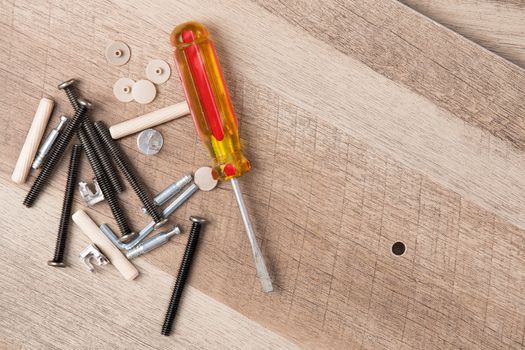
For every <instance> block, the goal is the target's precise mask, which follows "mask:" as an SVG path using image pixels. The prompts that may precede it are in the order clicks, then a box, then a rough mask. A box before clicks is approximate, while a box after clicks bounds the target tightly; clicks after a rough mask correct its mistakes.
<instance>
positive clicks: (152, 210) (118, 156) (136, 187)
mask: <svg viewBox="0 0 525 350" xmlns="http://www.w3.org/2000/svg"><path fill="white" fill-rule="evenodd" d="M95 129H96V130H97V132H98V135H99V136H100V138H101V139H102V142H103V143H104V146H105V147H106V150H107V151H108V152H109V153H110V155H111V157H112V158H113V160H114V161H115V163H116V164H117V166H118V168H119V169H120V171H122V173H123V174H124V176H125V177H126V179H127V180H128V182H129V184H130V185H131V188H133V191H135V193H136V194H137V196H138V197H139V198H140V200H141V201H142V204H143V205H144V208H146V211H147V212H148V214H149V215H150V216H151V218H152V219H153V221H155V228H157V227H159V226H161V225H163V224H164V223H166V221H167V219H165V218H163V217H162V214H161V213H160V211H159V209H158V208H157V207H156V206H155V203H154V202H153V199H152V197H151V196H150V195H148V193H147V192H146V189H145V186H144V184H143V183H142V181H140V178H139V177H138V175H137V173H136V172H135V170H134V169H133V167H132V166H131V164H130V163H129V161H128V159H127V158H126V156H125V154H124V153H123V152H122V150H121V149H120V148H119V146H118V144H117V143H116V142H115V141H114V140H113V138H112V137H111V134H110V133H109V130H108V127H107V126H106V125H105V124H104V123H103V122H101V121H96V122H95Z"/></svg>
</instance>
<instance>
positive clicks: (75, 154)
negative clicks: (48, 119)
mask: <svg viewBox="0 0 525 350" xmlns="http://www.w3.org/2000/svg"><path fill="white" fill-rule="evenodd" d="M81 155H82V146H81V145H79V144H76V145H73V149H72V150H71V160H70V161H69V169H68V173H67V182H66V191H65V193H64V201H63V203H62V214H61V215H60V224H59V226H58V234H57V241H56V246H55V254H54V256H53V262H56V263H61V262H63V261H64V251H65V249H66V241H67V236H68V229H69V222H70V220H71V207H72V206H73V195H74V193H75V187H76V184H77V178H78V169H79V167H80V156H81Z"/></svg>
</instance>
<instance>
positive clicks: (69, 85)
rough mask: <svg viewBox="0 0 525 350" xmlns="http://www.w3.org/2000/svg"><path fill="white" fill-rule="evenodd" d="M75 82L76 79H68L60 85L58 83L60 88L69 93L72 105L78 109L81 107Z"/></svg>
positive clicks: (68, 96) (68, 97)
mask: <svg viewBox="0 0 525 350" xmlns="http://www.w3.org/2000/svg"><path fill="white" fill-rule="evenodd" d="M75 83H76V80H75V79H69V80H68V81H65V82H63V83H61V84H60V85H58V89H59V90H64V92H65V93H66V95H67V99H68V100H69V102H70V103H71V105H72V106H73V108H74V109H75V111H76V110H77V109H78V107H79V103H78V95H77V92H76V91H75V88H74V87H73V84H75Z"/></svg>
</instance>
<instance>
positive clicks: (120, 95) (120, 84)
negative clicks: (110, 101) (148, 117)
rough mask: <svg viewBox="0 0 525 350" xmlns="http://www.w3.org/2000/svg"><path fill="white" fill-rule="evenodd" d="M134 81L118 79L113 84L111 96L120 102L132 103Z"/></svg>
mask: <svg viewBox="0 0 525 350" xmlns="http://www.w3.org/2000/svg"><path fill="white" fill-rule="evenodd" d="M133 84H135V81H134V80H133V79H130V78H120V79H119V80H117V81H116V82H115V84H113V95H115V97H116V98H117V100H119V101H120V102H131V101H133V94H132V93H131V91H132V89H133Z"/></svg>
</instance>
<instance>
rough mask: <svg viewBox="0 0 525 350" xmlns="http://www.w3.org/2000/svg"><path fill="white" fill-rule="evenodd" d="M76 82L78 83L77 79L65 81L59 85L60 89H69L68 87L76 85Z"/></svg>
mask: <svg viewBox="0 0 525 350" xmlns="http://www.w3.org/2000/svg"><path fill="white" fill-rule="evenodd" d="M75 82H76V80H75V79H69V80H67V81H64V82H63V83H60V84H59V85H58V89H59V90H62V89H65V88H67V87H68V86H70V85H72V84H74V83H75Z"/></svg>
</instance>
